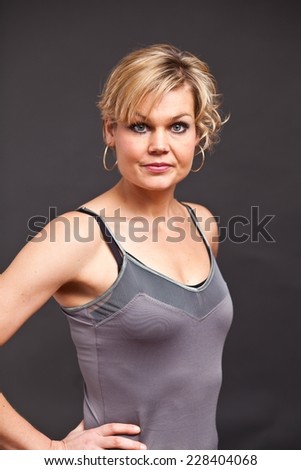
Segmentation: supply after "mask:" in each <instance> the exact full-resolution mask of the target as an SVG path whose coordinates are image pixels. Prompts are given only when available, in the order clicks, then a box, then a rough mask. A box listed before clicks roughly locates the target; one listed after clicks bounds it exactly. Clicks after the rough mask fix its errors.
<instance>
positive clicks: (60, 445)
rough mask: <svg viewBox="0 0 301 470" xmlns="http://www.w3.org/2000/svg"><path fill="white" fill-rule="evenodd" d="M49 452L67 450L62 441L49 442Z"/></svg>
mask: <svg viewBox="0 0 301 470" xmlns="http://www.w3.org/2000/svg"><path fill="white" fill-rule="evenodd" d="M50 450H67V446H66V443H65V441H64V439H63V440H61V441H50Z"/></svg>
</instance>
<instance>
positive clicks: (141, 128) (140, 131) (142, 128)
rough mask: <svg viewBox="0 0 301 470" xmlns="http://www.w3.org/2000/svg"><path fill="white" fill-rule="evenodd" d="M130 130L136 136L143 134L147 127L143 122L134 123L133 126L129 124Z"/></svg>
mask: <svg viewBox="0 0 301 470" xmlns="http://www.w3.org/2000/svg"><path fill="white" fill-rule="evenodd" d="M129 127H130V129H131V130H132V131H134V132H137V133H138V134H144V133H145V132H146V131H147V125H146V124H144V122H136V123H135V124H131V125H130V126H129Z"/></svg>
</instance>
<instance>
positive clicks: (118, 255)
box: [76, 207, 123, 271]
mask: <svg viewBox="0 0 301 470" xmlns="http://www.w3.org/2000/svg"><path fill="white" fill-rule="evenodd" d="M76 210H77V212H82V213H84V214H88V215H91V216H92V217H94V219H95V220H96V222H97V223H98V225H99V228H100V231H101V233H102V236H103V239H104V240H105V242H106V243H107V244H108V245H109V248H110V250H111V252H112V255H113V256H114V258H115V260H116V263H117V266H118V271H120V269H121V266H122V263H123V255H122V251H121V249H120V247H119V245H118V243H117V242H116V240H115V238H114V236H113V234H112V233H111V232H110V230H109V229H108V227H107V226H106V224H105V222H104V220H103V219H102V218H101V217H100V215H98V214H96V213H95V212H93V211H91V210H90V209H87V208H86V207H80V208H78V209H76Z"/></svg>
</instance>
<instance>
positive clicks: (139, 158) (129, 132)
mask: <svg viewBox="0 0 301 470" xmlns="http://www.w3.org/2000/svg"><path fill="white" fill-rule="evenodd" d="M150 105H151V97H147V98H146V99H145V100H144V101H143V102H142V104H141V106H140V107H139V109H137V118H136V119H135V121H134V122H132V123H130V124H127V123H122V122H118V123H117V124H114V125H112V124H110V122H105V132H106V140H107V144H108V145H109V146H110V147H114V148H115V152H116V157H117V161H118V168H119V171H120V173H121V175H122V177H123V178H124V179H125V180H127V181H128V182H129V183H131V184H133V185H136V186H138V187H141V188H144V189H149V190H164V189H168V188H174V187H175V185H176V184H177V183H178V182H179V181H181V180H182V179H183V178H185V176H187V174H188V173H189V171H190V169H191V165H192V160H193V156H194V152H195V147H196V145H197V144H198V142H199V138H198V136H197V132H196V127H195V116H194V98H193V94H192V91H191V89H190V87H189V86H188V85H184V86H182V87H180V88H177V89H175V90H172V91H170V92H168V93H166V94H165V95H164V96H163V98H162V99H161V101H159V103H158V104H157V105H156V106H154V107H153V108H152V109H151V111H150V112H149V109H150Z"/></svg>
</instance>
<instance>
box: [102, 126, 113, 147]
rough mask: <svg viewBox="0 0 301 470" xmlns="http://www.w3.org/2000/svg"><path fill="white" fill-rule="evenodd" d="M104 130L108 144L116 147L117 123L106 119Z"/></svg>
mask: <svg viewBox="0 0 301 470" xmlns="http://www.w3.org/2000/svg"><path fill="white" fill-rule="evenodd" d="M103 131H104V137H105V140H106V144H107V145H108V146H109V147H114V145H115V138H114V135H115V132H114V131H115V124H114V123H113V122H112V121H110V120H109V119H106V120H105V121H104V124H103Z"/></svg>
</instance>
